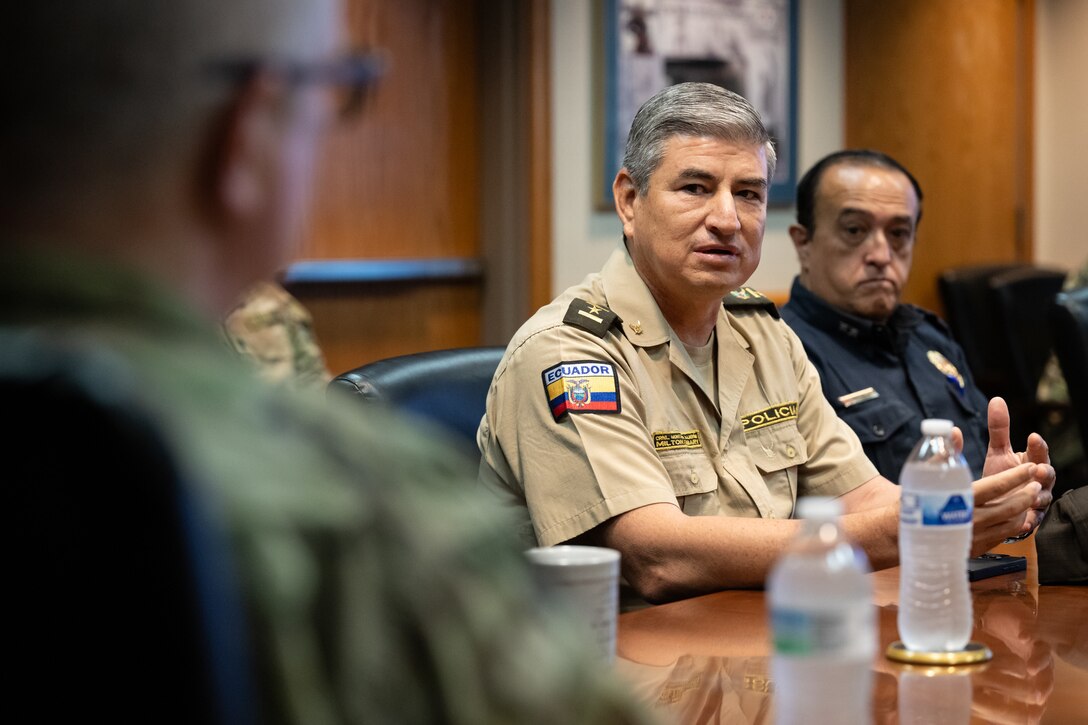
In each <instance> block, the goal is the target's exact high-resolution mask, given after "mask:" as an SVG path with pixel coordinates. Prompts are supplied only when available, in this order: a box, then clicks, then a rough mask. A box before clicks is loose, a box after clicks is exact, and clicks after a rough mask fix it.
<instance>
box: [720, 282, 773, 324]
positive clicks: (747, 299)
mask: <svg viewBox="0 0 1088 725" xmlns="http://www.w3.org/2000/svg"><path fill="white" fill-rule="evenodd" d="M722 304H723V305H724V306H725V308H726V309H728V310H736V309H743V308H745V307H750V308H755V309H760V310H763V311H764V312H766V313H768V314H769V315H771V316H772V317H774V318H776V319H777V318H778V306H777V305H775V303H774V302H772V301H771V300H770V298H768V297H764V296H763V295H761V294H760V293H759V292H757V291H755V290H754V289H752V288H751V287H741V288H740V289H735V290H733V291H732V292H730V293H729V294H727V295H726V296H725V298H724V299H722Z"/></svg>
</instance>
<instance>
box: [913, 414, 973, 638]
mask: <svg viewBox="0 0 1088 725" xmlns="http://www.w3.org/2000/svg"><path fill="white" fill-rule="evenodd" d="M971 478H972V477H971V469H970V468H969V467H968V465H967V461H966V459H964V457H963V454H961V453H957V452H956V451H955V449H954V448H953V447H952V421H950V420H943V419H939V418H930V419H926V420H923V421H922V439H921V440H920V441H918V444H917V445H915V447H914V450H913V451H912V452H911V454H910V457H909V458H907V462H906V463H905V464H904V465H903V473H902V475H901V476H900V478H899V483H900V485H901V486H902V488H903V490H902V501H901V504H900V509H899V511H900V513H899V564H900V574H899V619H898V625H899V638H900V639H901V640H902V641H903V644H904V645H905V646H906V647H907V649H912V650H919V651H923V652H950V651H955V650H960V649H963V647H964V645H966V644H967V641H968V639H969V638H970V637H971V625H972V618H971V596H970V591H969V589H968V583H967V559H968V557H969V556H970V552H971V520H972V517H973V514H974V502H975V498H974V492H973V491H972V489H971Z"/></svg>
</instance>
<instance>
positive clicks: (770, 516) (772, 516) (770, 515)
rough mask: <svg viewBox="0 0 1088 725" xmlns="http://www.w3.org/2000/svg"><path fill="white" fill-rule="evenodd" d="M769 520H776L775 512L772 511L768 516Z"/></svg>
mask: <svg viewBox="0 0 1088 725" xmlns="http://www.w3.org/2000/svg"><path fill="white" fill-rule="evenodd" d="M767 518H769V519H773V518H775V515H774V511H771V512H770V513H769V514H767Z"/></svg>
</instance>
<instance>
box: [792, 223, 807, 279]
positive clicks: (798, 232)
mask: <svg viewBox="0 0 1088 725" xmlns="http://www.w3.org/2000/svg"><path fill="white" fill-rule="evenodd" d="M790 239H792V240H793V248H794V249H796V250H797V261H798V262H800V263H801V271H802V272H803V271H805V268H806V267H807V263H808V254H809V250H811V248H812V237H811V236H809V233H808V229H805V228H804V227H803V226H801V225H800V224H790Z"/></svg>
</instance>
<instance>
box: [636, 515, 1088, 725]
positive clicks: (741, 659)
mask: <svg viewBox="0 0 1088 725" xmlns="http://www.w3.org/2000/svg"><path fill="white" fill-rule="evenodd" d="M996 551H998V552H1002V553H1008V554H1019V555H1022V556H1026V557H1027V559H1028V570H1027V571H1026V572H1017V573H1014V574H1003V575H1001V576H996V577H992V578H989V579H983V580H981V581H977V582H972V583H971V591H972V595H973V601H974V618H975V629H974V633H973V635H972V637H971V639H972V640H974V641H978V642H982V643H983V644H985V645H986V646H988V647H989V648H990V649H991V650H992V651H993V659H992V660H990V661H989V663H987V664H983V665H975V666H972V667H961V668H925V667H918V666H910V665H901V664H898V663H896V662H893V661H891V660H888V659H887V658H885V657H884V649H885V648H886V647H887V646H888V645H889V644H890V643H892V642H894V641H896V640H897V639H899V637H898V633H897V628H896V613H897V604H898V599H899V569H898V568H895V569H888V570H885V571H880V572H876V573H874V574H872V577H873V584H874V595H875V596H874V598H875V602H874V603H875V605H876V606H877V607H878V614H877V617H878V620H879V625H880V649H879V652H878V654H877V656H876V657H875V658H874V660H873V671H874V676H873V678H874V684H873V722H874V723H897V722H901V719H900V714H901V712H902V714H903V715H906V714H908V713H910V715H911V717H910V718H909V720H910V721H912V722H934V723H941V724H942V725H943V723H966V722H968V717H969V721H970V722H972V723H1018V724H1019V723H1088V587H1074V586H1039V583H1038V574H1037V569H1036V565H1035V542H1034V537H1030V538H1028V539H1026V540H1025V541H1022V542H1018V543H1015V544H1008V545H1003V546H1001V547H999V548H998V549H996ZM616 649H617V660H616V667H617V670H618V671H619V672H620V674H621V675H622V676H623V677H625V678H626V679H627V680H628V681H629V682H630V683H631V684H632V685H633V686H634V688H635V691H636V692H637V693H638V695H639V696H640V697H641V698H642V699H643V700H644V701H645V702H646V703H647V704H648V705H650V706H651V707H652V709H653V710H654V711H656V712H658V713H659V714H660V715H662V716H663V719H664V721H665V722H676V723H696V722H697V723H719V722H720V723H734V722H739V723H749V722H750V723H762V722H767V723H770V722H771V721H772V716H773V713H772V707H773V697H774V695H773V689H774V687H773V683H772V681H771V676H770V652H771V649H770V634H769V629H768V618H767V610H766V602H765V597H764V593H763V592H762V591H728V592H719V593H717V594H708V595H705V596H701V597H695V598H692V599H686V600H682V601H679V602H673V603H671V604H663V605H659V606H656V607H648V608H645V609H639V610H636V611H631V612H626V613H624V614H621V615H620V618H619V625H618V632H617V645H616ZM968 713H969V716H968ZM902 721H904V722H905V721H906V719H904V720H902Z"/></svg>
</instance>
